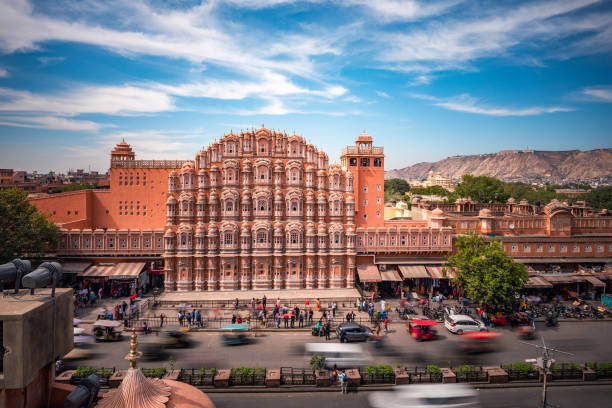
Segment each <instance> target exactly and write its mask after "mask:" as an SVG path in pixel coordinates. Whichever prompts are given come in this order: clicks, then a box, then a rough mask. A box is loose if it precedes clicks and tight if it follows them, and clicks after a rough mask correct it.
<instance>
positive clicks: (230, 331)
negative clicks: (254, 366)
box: [221, 323, 251, 346]
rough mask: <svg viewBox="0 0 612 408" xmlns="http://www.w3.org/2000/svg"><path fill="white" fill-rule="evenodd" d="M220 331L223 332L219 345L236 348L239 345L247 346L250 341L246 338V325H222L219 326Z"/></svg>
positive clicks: (247, 328) (247, 329)
mask: <svg viewBox="0 0 612 408" xmlns="http://www.w3.org/2000/svg"><path fill="white" fill-rule="evenodd" d="M221 330H222V331H223V335H222V336H221V343H222V344H225V345H226V346H238V345H241V344H248V343H250V341H251V339H250V338H249V337H248V331H249V325H248V324H242V323H233V324H224V325H223V326H221Z"/></svg>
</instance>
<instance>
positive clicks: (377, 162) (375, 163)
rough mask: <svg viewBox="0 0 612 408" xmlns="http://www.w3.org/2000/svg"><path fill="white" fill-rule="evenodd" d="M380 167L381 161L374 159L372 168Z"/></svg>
mask: <svg viewBox="0 0 612 408" xmlns="http://www.w3.org/2000/svg"><path fill="white" fill-rule="evenodd" d="M380 166H382V160H380V159H374V167H380Z"/></svg>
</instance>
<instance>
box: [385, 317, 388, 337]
mask: <svg viewBox="0 0 612 408" xmlns="http://www.w3.org/2000/svg"><path fill="white" fill-rule="evenodd" d="M385 333H389V318H388V317H386V318H385Z"/></svg>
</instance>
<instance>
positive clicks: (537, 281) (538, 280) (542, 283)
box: [525, 276, 553, 289]
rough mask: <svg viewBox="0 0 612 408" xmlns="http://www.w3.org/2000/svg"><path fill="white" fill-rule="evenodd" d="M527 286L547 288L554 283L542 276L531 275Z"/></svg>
mask: <svg viewBox="0 0 612 408" xmlns="http://www.w3.org/2000/svg"><path fill="white" fill-rule="evenodd" d="M525 287H526V288H534V289H536V288H537V289H545V288H552V287H553V285H552V283H550V282H549V281H547V280H546V279H544V278H542V277H541V276H530V277H529V280H528V281H527V283H525Z"/></svg>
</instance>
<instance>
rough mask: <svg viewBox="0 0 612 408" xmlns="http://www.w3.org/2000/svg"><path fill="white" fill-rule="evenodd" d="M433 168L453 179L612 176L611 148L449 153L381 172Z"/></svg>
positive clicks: (422, 172) (400, 174) (418, 172)
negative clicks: (449, 155)
mask: <svg viewBox="0 0 612 408" xmlns="http://www.w3.org/2000/svg"><path fill="white" fill-rule="evenodd" d="M430 171H433V172H434V173H440V174H442V175H444V176H447V177H448V176H450V177H451V178H454V179H460V178H461V176H462V175H464V174H472V175H475V176H490V177H495V178H498V179H500V180H503V181H513V182H518V181H522V182H533V181H547V182H550V183H562V182H564V181H578V180H583V181H586V180H596V179H608V180H610V179H612V149H597V150H589V151H586V152H583V151H580V150H571V151H539V150H503V151H501V152H498V153H492V154H479V155H472V156H453V157H447V158H446V159H443V160H440V161H437V162H432V163H426V162H424V163H417V164H415V165H412V166H409V167H404V168H403V169H397V170H389V171H387V172H385V178H387V179H390V178H403V179H407V180H409V179H424V178H427V174H428V173H429V172H430Z"/></svg>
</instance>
